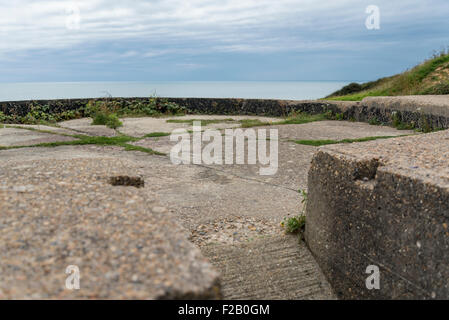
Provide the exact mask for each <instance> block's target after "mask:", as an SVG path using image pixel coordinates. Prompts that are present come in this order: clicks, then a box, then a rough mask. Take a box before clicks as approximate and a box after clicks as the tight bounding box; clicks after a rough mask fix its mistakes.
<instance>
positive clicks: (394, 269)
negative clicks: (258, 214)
mask: <svg viewBox="0 0 449 320" xmlns="http://www.w3.org/2000/svg"><path fill="white" fill-rule="evenodd" d="M400 139H402V140H404V139H407V138H400ZM404 143H406V142H405V141H404ZM360 150H361V151H362V152H363V147H361V148H360ZM308 192H309V200H308V204H307V213H306V215H307V224H306V232H305V237H306V241H307V245H308V247H309V249H310V250H311V252H312V254H313V256H314V257H315V259H316V260H317V262H318V264H319V265H320V267H321V269H322V271H323V273H324V274H325V275H326V277H327V278H328V280H329V282H330V283H331V285H332V287H333V289H334V290H335V292H336V294H337V296H338V297H339V298H341V299H449V283H448V280H447V279H449V265H448V263H447V261H449V251H448V250H447V249H448V248H449V232H448V230H447V225H448V221H449V189H448V188H447V185H443V184H441V183H439V182H438V180H435V181H432V179H421V178H420V177H417V176H414V175H413V174H411V173H410V174H409V173H408V172H407V171H406V170H400V171H399V170H398V169H397V168H395V167H393V166H389V165H386V166H383V164H382V163H380V162H379V160H378V159H377V158H374V157H371V156H368V155H364V154H348V153H341V152H338V151H337V150H336V149H332V148H326V147H324V148H321V149H320V151H319V152H317V153H316V154H315V156H314V158H313V160H312V164H311V168H310V171H309V173H308ZM370 266H375V267H377V268H379V273H378V275H379V278H380V280H379V282H378V283H379V287H378V288H376V287H372V286H370V284H373V282H372V281H373V280H375V279H374V278H372V277H371V276H372V274H373V273H372V272H373V271H372V270H371V271H370V272H367V269H368V268H369V267H370ZM367 282H368V283H369V284H368V285H367ZM374 283H375V282H374Z"/></svg>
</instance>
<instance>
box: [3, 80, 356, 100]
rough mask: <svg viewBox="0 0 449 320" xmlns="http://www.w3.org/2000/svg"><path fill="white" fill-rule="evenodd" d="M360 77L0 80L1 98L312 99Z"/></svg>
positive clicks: (327, 93)
mask: <svg viewBox="0 0 449 320" xmlns="http://www.w3.org/2000/svg"><path fill="white" fill-rule="evenodd" d="M350 82H360V81H344V80H343V81H331V80H322V81H314V80H311V81H289V80H286V81H72V82H0V101H2V102H5V101H21V100H51V99H83V98H102V97H124V98H129V97H151V96H158V97H170V98H242V99H285V100H311V99H319V98H323V97H325V96H327V95H329V94H331V93H332V92H335V91H336V90H339V89H341V88H342V87H343V86H345V85H347V84H349V83H350Z"/></svg>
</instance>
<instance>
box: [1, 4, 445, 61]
mask: <svg viewBox="0 0 449 320" xmlns="http://www.w3.org/2000/svg"><path fill="white" fill-rule="evenodd" d="M363 2H366V1H360V0H338V1H326V2H325V1H315V0H278V1H272V0H189V1H186V0H164V1H160V0H159V1H158V0H157V1H137V0H132V1H118V0H107V1H106V0H78V1H46V0H44V1H38V2H37V1H31V0H16V1H10V2H6V3H5V4H2V6H3V7H2V10H1V12H0V35H1V38H2V41H1V42H0V51H1V52H15V51H25V50H34V49H61V48H73V47H77V46H80V45H84V44H92V43H101V42H107V41H123V40H126V41H130V40H134V41H138V40H140V41H143V42H145V43H149V44H150V43H151V44H154V43H156V44H157V45H158V46H159V47H164V46H166V47H169V46H171V45H173V44H176V43H179V42H182V43H185V42H191V43H193V44H197V43H199V42H201V43H203V45H204V43H207V44H209V48H212V49H213V50H223V51H244V52H254V51H260V52H263V51H266V50H281V49H283V50H289V49H291V48H298V45H297V43H296V42H309V43H312V42H314V43H329V41H327V40H322V39H320V38H315V39H313V38H312V37H313V36H314V35H321V34H323V33H326V32H328V31H329V32H331V33H333V32H335V31H336V30H341V29H342V28H349V29H352V30H357V29H358V30H359V31H360V32H365V31H366V30H363V21H364V19H365V12H364V9H365V7H366V5H367V4H369V2H366V5H365V4H364V3H363ZM377 2H379V6H380V8H381V10H382V17H383V19H385V20H386V21H390V20H391V21H392V23H394V21H395V20H396V21H404V20H407V19H410V17H414V16H415V15H416V13H417V12H419V13H420V15H421V16H426V14H427V15H435V11H434V10H433V9H432V8H431V7H432V6H429V2H434V3H439V5H440V6H441V5H443V3H444V2H443V0H441V1H425V2H426V4H424V2H423V1H421V0H408V1H395V2H394V4H391V3H390V1H386V0H379V1H377ZM444 6H445V8H446V9H447V5H444ZM74 8H77V10H78V11H79V19H78V20H77V14H78V11H77V10H74ZM446 12H447V11H446ZM73 21H79V29H78V28H73V29H70V28H67V26H68V25H70V22H73ZM274 38H276V39H277V41H276V39H274ZM285 39H287V40H289V41H285ZM334 45H337V43H334ZM318 47H319V45H318ZM199 49H203V46H200V48H199ZM149 51H150V50H147V53H144V52H143V53H142V54H143V55H145V54H146V55H147V56H149V55H148V52H149Z"/></svg>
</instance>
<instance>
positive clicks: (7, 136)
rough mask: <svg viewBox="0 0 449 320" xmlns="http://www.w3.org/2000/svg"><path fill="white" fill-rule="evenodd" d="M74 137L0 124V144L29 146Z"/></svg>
mask: <svg viewBox="0 0 449 320" xmlns="http://www.w3.org/2000/svg"><path fill="white" fill-rule="evenodd" d="M73 140H76V139H75V138H72V137H68V136H63V135H58V134H52V133H43V132H38V131H32V130H25V129H18V128H8V127H3V126H0V146H3V147H11V146H29V145H34V144H40V143H51V142H62V141H73Z"/></svg>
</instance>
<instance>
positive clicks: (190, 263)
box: [0, 148, 220, 299]
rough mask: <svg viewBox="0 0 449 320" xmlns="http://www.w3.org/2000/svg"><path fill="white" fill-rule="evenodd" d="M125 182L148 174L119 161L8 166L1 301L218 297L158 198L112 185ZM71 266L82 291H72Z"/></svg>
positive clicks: (1, 199)
mask: <svg viewBox="0 0 449 320" xmlns="http://www.w3.org/2000/svg"><path fill="white" fill-rule="evenodd" d="M57 149H59V148H57ZM63 149H64V148H63ZM65 149H66V148H65ZM47 150H48V149H47ZM11 151H13V150H11ZM15 151H17V150H15ZM20 151H21V152H26V151H35V150H33V149H23V150H20ZM44 151H45V149H44ZM4 152H6V151H1V153H2V154H3V153H4ZM8 152H9V151H8ZM117 175H129V176H141V175H142V172H141V170H140V169H139V167H138V166H136V165H135V164H134V163H133V162H131V161H127V160H126V159H120V161H117V158H115V157H109V158H105V157H103V158H95V159H77V160H74V159H72V160H40V161H22V160H19V159H15V160H13V159H11V158H10V159H9V161H5V162H3V161H2V162H0V230H1V232H0V242H1V243H2V246H0V274H1V275H2V277H1V279H0V298H2V299H61V298H62V299H74V298H75V299H78V298H82V299H87V298H89V299H167V298H168V299H179V298H218V297H220V290H219V283H218V274H217V273H216V272H215V271H214V270H213V269H212V267H211V266H210V265H209V264H208V263H207V262H206V260H204V258H203V257H202V255H201V253H200V251H199V250H198V249H197V248H195V247H194V246H193V245H192V244H191V243H190V242H189V241H187V234H186V233H185V232H184V231H183V229H182V228H181V227H180V226H179V224H178V223H177V222H176V219H175V218H174V217H173V216H172V215H171V214H170V212H169V211H168V210H167V209H165V208H164V207H162V206H161V204H160V201H159V198H158V195H157V194H156V193H154V192H151V191H149V190H147V189H146V188H141V189H137V188H135V187H125V186H123V187H122V186H112V185H110V184H109V183H108V179H109V177H111V176H117ZM146 183H147V184H151V181H148V180H147V181H146ZM69 265H76V266H78V267H79V270H80V277H81V280H80V289H79V290H68V289H66V288H65V283H66V278H67V277H68V275H67V274H66V268H67V267H68V266H69Z"/></svg>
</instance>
